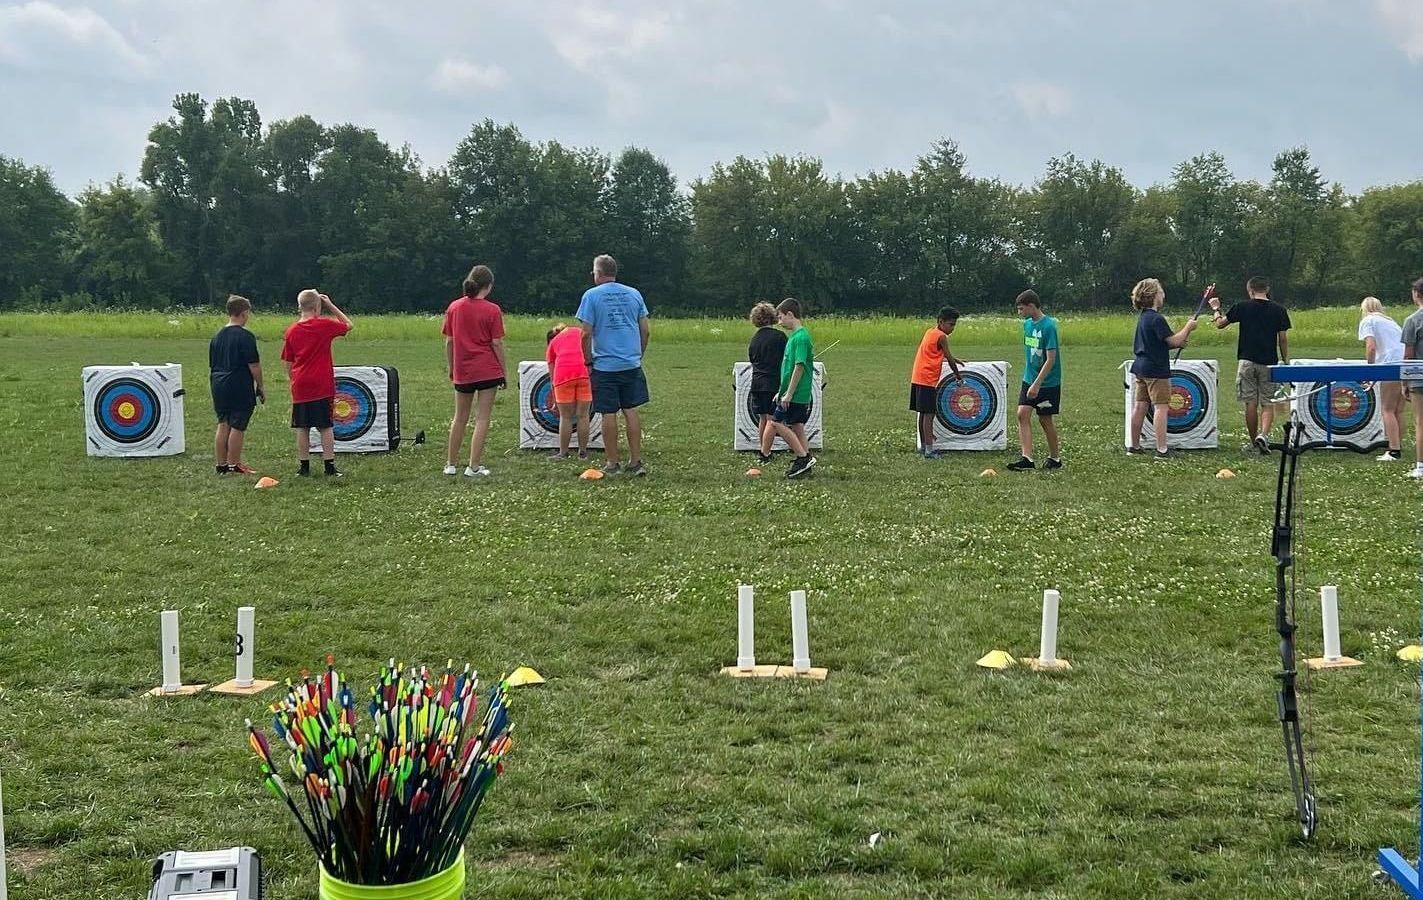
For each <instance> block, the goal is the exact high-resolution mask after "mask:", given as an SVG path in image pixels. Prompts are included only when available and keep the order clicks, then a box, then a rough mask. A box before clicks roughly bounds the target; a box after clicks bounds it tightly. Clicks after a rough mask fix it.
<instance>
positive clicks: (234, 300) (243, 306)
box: [227, 294, 252, 319]
mask: <svg viewBox="0 0 1423 900" xmlns="http://www.w3.org/2000/svg"><path fill="white" fill-rule="evenodd" d="M251 311H252V301H251V300H248V299H247V298H246V297H242V296H239V295H238V294H228V295H227V317H228V318H229V319H235V318H237V317H238V316H240V315H242V314H243V313H245V312H251Z"/></svg>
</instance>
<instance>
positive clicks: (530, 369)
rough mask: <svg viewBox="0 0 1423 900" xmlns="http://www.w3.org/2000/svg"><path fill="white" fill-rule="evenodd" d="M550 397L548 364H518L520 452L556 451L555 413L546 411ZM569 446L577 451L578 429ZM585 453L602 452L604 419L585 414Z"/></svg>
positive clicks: (529, 362)
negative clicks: (586, 442)
mask: <svg viewBox="0 0 1423 900" xmlns="http://www.w3.org/2000/svg"><path fill="white" fill-rule="evenodd" d="M552 397H553V378H552V376H550V375H549V371H548V363H547V362H545V361H544V360H541V359H527V360H524V361H523V362H521V363H519V449H521V450H557V449H558V409H557V408H556V407H555V408H554V409H548V403H549V400H550V399H551V398H552ZM568 445H569V448H570V449H577V447H578V431H577V429H575V430H574V432H573V437H572V438H571V439H570V440H569V444H568ZM588 449H590V450H602V449H603V417H602V416H601V415H599V414H598V413H595V412H590V413H589V414H588Z"/></svg>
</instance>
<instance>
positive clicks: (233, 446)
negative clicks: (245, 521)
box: [208, 294, 267, 475]
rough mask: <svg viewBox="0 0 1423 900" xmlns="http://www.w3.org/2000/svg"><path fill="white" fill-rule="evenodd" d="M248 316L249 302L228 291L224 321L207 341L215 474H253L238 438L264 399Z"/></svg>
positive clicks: (264, 401) (242, 436)
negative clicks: (214, 416) (214, 429)
mask: <svg viewBox="0 0 1423 900" xmlns="http://www.w3.org/2000/svg"><path fill="white" fill-rule="evenodd" d="M251 317H252V303H251V301H249V300H248V299H247V298H246V297H239V296H237V295H236V294H232V295H231V296H229V297H228V298H227V324H226V325H224V326H223V327H222V330H220V331H219V332H218V333H217V334H216V335H214V336H213V339H212V342H211V343H210V344H208V368H209V369H210V370H211V374H210V375H209V382H210V384H211V386H212V405H213V409H214V410H215V411H216V412H217V436H216V438H215V439H214V442H213V443H214V446H213V462H214V463H215V464H216V466H217V473H218V474H219V475H222V474H225V473H227V472H238V473H240V474H242V475H255V474H256V471H255V470H254V469H250V468H248V467H247V466H245V465H243V464H242V441H243V438H244V437H245V436H246V431H247V423H248V422H250V421H252V412H253V410H255V409H256V408H257V403H258V401H261V402H262V403H266V402H267V396H266V394H265V393H264V392H263V390H262V364H261V362H259V361H258V357H257V339H256V338H255V337H253V336H252V332H250V331H248V330H247V328H246V325H247V320H248V319H249V318H251Z"/></svg>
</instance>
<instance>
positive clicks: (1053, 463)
mask: <svg viewBox="0 0 1423 900" xmlns="http://www.w3.org/2000/svg"><path fill="white" fill-rule="evenodd" d="M1043 468H1044V469H1061V468H1062V460H1060V459H1054V458H1053V457H1051V456H1049V457H1048V458H1047V462H1045V463H1043Z"/></svg>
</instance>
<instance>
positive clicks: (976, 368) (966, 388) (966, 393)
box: [911, 362, 1010, 451]
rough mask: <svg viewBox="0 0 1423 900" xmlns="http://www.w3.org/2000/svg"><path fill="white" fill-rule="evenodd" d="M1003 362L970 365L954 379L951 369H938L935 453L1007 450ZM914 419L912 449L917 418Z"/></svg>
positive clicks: (1005, 370)
mask: <svg viewBox="0 0 1423 900" xmlns="http://www.w3.org/2000/svg"><path fill="white" fill-rule="evenodd" d="M1009 368H1010V367H1009V365H1008V363H1006V362H971V363H967V364H965V365H963V366H962V367H961V368H960V371H961V373H962V377H961V378H959V379H957V380H956V379H955V378H954V372H953V367H952V366H950V365H949V364H948V363H943V364H942V365H941V366H940V367H939V385H938V387H937V388H936V389H935V393H934V398H935V399H934V405H935V411H934V448H933V449H935V450H940V451H943V450H1006V449H1007V448H1008V370H1009ZM911 415H913V417H914V428H915V431H914V445H915V447H916V448H917V449H919V450H923V449H924V448H923V446H922V445H921V444H920V441H919V430H918V429H919V414H918V413H912V414H911Z"/></svg>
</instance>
